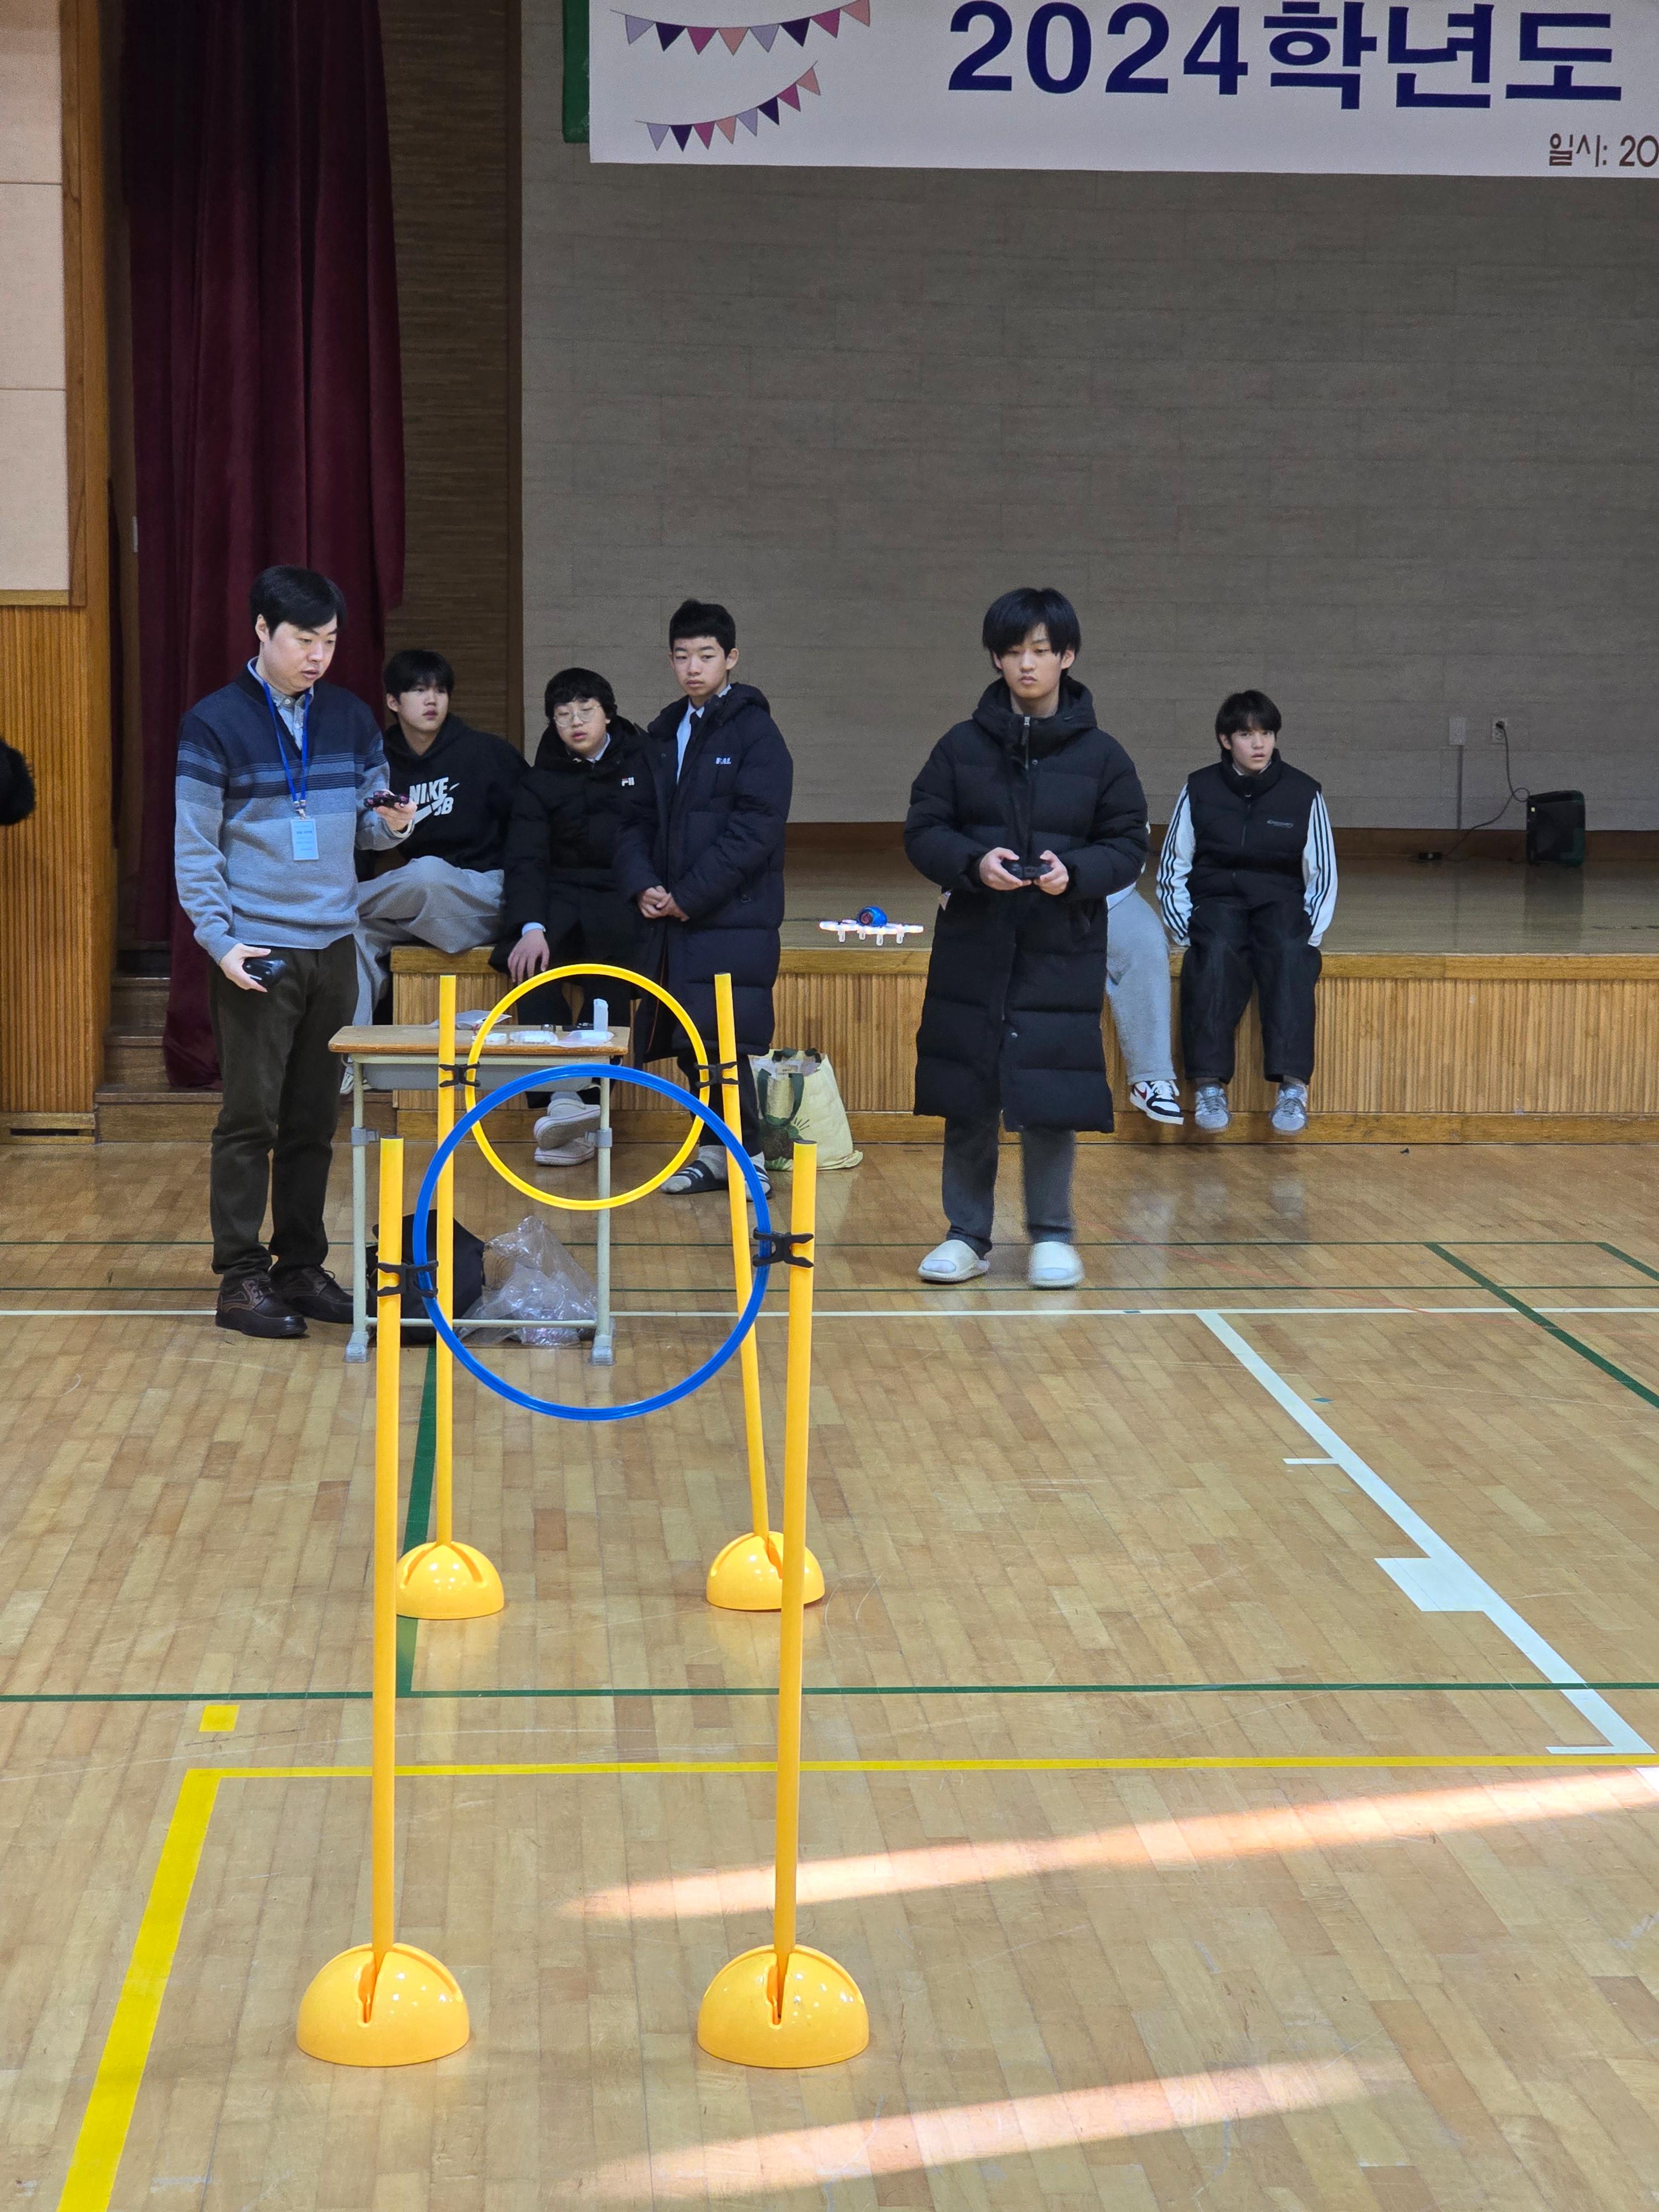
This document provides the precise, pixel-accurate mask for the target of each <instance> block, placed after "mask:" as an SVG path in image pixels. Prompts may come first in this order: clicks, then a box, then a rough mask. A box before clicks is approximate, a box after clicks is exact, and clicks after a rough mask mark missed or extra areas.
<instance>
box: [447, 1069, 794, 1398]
mask: <svg viewBox="0 0 1659 2212" xmlns="http://www.w3.org/2000/svg"><path fill="white" fill-rule="evenodd" d="M601 1079H604V1080H605V1081H607V1082H611V1083H635V1084H637V1085H639V1087H640V1088H641V1090H642V1091H660V1092H661V1094H662V1096H663V1097H665V1098H668V1099H671V1100H672V1101H673V1103H674V1104H675V1105H677V1106H679V1107H682V1108H684V1109H686V1110H687V1111H689V1112H690V1113H692V1114H695V1115H696V1116H697V1118H698V1119H699V1120H700V1121H706V1122H707V1123H708V1127H709V1128H710V1129H711V1130H712V1131H713V1132H714V1135H715V1136H717V1137H718V1138H719V1139H720V1142H721V1144H723V1145H724V1146H725V1147H726V1151H727V1152H729V1153H730V1154H731V1155H732V1160H733V1162H734V1163H735V1164H737V1166H738V1167H739V1168H740V1169H741V1170H743V1178H744V1182H746V1183H747V1184H748V1186H749V1195H750V1197H751V1198H752V1199H753V1200H754V1201H755V1222H756V1226H757V1229H758V1231H759V1232H760V1237H761V1250H762V1252H763V1254H764V1253H765V1252H767V1251H768V1250H769V1249H770V1240H771V1235H772V1215H771V1212H770V1209H769V1207H768V1206H767V1203H766V1186H765V1184H764V1183H763V1182H762V1181H761V1178H760V1170H758V1169H757V1167H756V1165H755V1164H754V1162H753V1161H752V1160H751V1159H750V1157H749V1155H748V1153H747V1152H744V1149H743V1146H741V1145H740V1144H739V1143H738V1140H737V1139H736V1138H735V1137H734V1136H733V1135H732V1132H731V1131H730V1130H729V1129H728V1128H727V1127H726V1124H725V1122H724V1121H721V1120H720V1116H719V1115H718V1114H716V1113H714V1110H713V1109H711V1108H709V1107H708V1106H705V1105H704V1104H703V1103H702V1100H701V1099H700V1098H696V1097H693V1096H691V1094H690V1092H688V1091H683V1090H682V1089H681V1088H680V1086H679V1085H678V1083H671V1082H669V1080H668V1079H667V1078H666V1077H665V1076H661V1075H653V1074H651V1073H650V1072H649V1071H648V1070H647V1069H645V1068H642V1067H617V1066H615V1065H614V1064H613V1063H612V1062H611V1061H609V1060H584V1061H582V1062H580V1064H579V1065H578V1066H574V1067H572V1066H569V1065H568V1063H566V1064H563V1065H561V1066H557V1067H543V1068H538V1069H535V1070H533V1071H532V1073H530V1074H528V1075H520V1076H516V1077H515V1078H514V1079H513V1081H512V1082H511V1083H504V1084H502V1085H501V1087H500V1089H499V1090H495V1091H490V1092H489V1096H488V1097H483V1098H481V1099H480V1100H479V1101H478V1103H477V1105H476V1106H474V1107H471V1109H469V1110H468V1111H467V1112H466V1113H465V1114H464V1115H462V1116H461V1118H460V1120H459V1121H457V1123H456V1124H455V1126H454V1127H453V1129H452V1130H451V1131H450V1133H449V1134H448V1135H447V1137H446V1138H445V1139H444V1141H443V1142H442V1144H441V1145H440V1146H439V1147H438V1149H437V1151H436V1152H435V1153H434V1154H433V1155H432V1161H431V1164H430V1165H429V1166H428V1169H427V1171H426V1174H425V1176H424V1177H423V1178H422V1183H421V1192H420V1196H419V1197H418V1198H417V1199H416V1201H415V1235H414V1238H413V1244H414V1252H413V1259H414V1264H415V1265H416V1267H426V1266H427V1265H428V1258H429V1255H428V1251H427V1243H426V1229H427V1223H428V1220H429V1219H430V1218H431V1215H432V1209H433V1206H434V1203H435V1200H436V1198H437V1194H438V1177H439V1176H441V1174H442V1173H443V1170H444V1165H445V1163H446V1162H447V1161H448V1160H450V1159H452V1158H453V1157H454V1154H455V1151H456V1148H457V1147H458V1146H459V1144H460V1143H461V1140H462V1139H463V1138H465V1137H469V1136H471V1133H472V1131H473V1129H474V1128H475V1127H477V1124H478V1123H479V1122H480V1121H482V1120H483V1117H484V1115H486V1114H488V1113H489V1111H490V1110H491V1109H492V1108H494V1107H496V1106H505V1105H507V1103H508V1102H509V1101H510V1100H512V1099H514V1098H519V1097H522V1096H523V1095H524V1093H525V1092H526V1091H545V1090H546V1089H547V1088H548V1086H549V1085H550V1084H551V1083H597V1082H599V1081H600V1080H601ZM770 1269H771V1261H769V1260H767V1259H765V1258H762V1259H761V1260H759V1261H757V1262H756V1266H755V1282H754V1287H753V1289H752V1290H751V1291H750V1293H749V1303H748V1304H747V1305H746V1306H745V1307H744V1310H743V1311H742V1312H741V1313H740V1314H739V1315H738V1321H737V1326H736V1328H733V1330H732V1334H730V1336H728V1337H727V1338H726V1341H725V1343H724V1344H723V1345H721V1346H720V1350H719V1351H718V1352H715V1353H714V1354H713V1356H712V1357H711V1358H708V1359H705V1360H704V1362H703V1364H702V1366H701V1367H699V1368H698V1369H697V1370H696V1373H695V1374H693V1375H688V1376H686V1378H685V1380H684V1382H683V1383H676V1384H675V1385H674V1387H673V1388H672V1389H671V1390H659V1392H658V1393H657V1395H656V1396H655V1397H654V1398H640V1399H636V1400H635V1402H634V1403H633V1404H632V1405H631V1406H565V1405H562V1404H561V1403H560V1402H559V1401H558V1400H557V1399H556V1398H536V1397H532V1395H531V1394H530V1392H529V1391H527V1390H520V1389H515V1388H514V1387H513V1384H512V1383H504V1382H502V1380H501V1376H499V1375H496V1374H493V1373H492V1372H491V1370H489V1368H488V1367H486V1366H485V1365H484V1364H483V1361H482V1360H481V1359H477V1358H475V1357H474V1356H473V1354H472V1353H471V1352H469V1351H468V1349H467V1347H466V1346H465V1345H464V1344H463V1343H462V1342H461V1340H460V1338H459V1336H457V1335H456V1334H455V1332H454V1330H453V1328H451V1327H450V1325H449V1323H448V1322H447V1321H446V1320H445V1319H444V1317H443V1316H442V1315H441V1313H440V1312H439V1310H438V1301H437V1299H436V1297H428V1296H427V1295H426V1294H425V1293H424V1292H422V1298H421V1303H422V1305H424V1306H425V1308H426V1310H427V1314H428V1317H429V1319H430V1321H431V1322H432V1326H433V1328H435V1329H436V1330H437V1332H438V1334H439V1335H440V1336H441V1337H442V1339H443V1340H444V1342H445V1343H446V1344H447V1346H449V1348H450V1350H451V1352H453V1353H454V1355H455V1357H456V1358H457V1359H459V1361H460V1363H461V1364H462V1366H463V1367H465V1369H466V1370H467V1372H468V1373H469V1374H470V1375H476V1376H477V1378H478V1380H479V1382H480V1383H483V1385H484V1387H485V1389H489V1390H493V1391H494V1392H495V1395H496V1396H497V1397H498V1398H507V1399H509V1400H510V1401H512V1403H513V1405H515V1406H522V1407H525V1408H526V1411H527V1412H529V1413H551V1414H552V1416H553V1417H554V1419H556V1420H560V1421H629V1420H632V1419H634V1417H635V1414H637V1413H661V1412H662V1410H663V1409H664V1407H667V1406H673V1405H677V1404H678V1402H679V1401H680V1400H681V1399H682V1398H688V1397H690V1395H691V1393H692V1391H694V1390H700V1389H702V1386H703V1384H704V1383H707V1382H708V1380H709V1378H710V1377H711V1376H715V1375H718V1374H719V1373H720V1370H721V1368H722V1367H724V1366H725V1364H726V1362H727V1360H728V1359H730V1358H731V1357H732V1354H733V1352H736V1350H737V1348H738V1346H739V1345H740V1344H741V1343H742V1342H743V1340H744V1337H746V1336H747V1335H748V1334H749V1332H750V1329H751V1328H753V1327H754V1326H755V1320H756V1316H757V1315H758V1314H759V1312H760V1310H761V1301H762V1300H763V1298H764V1297H765V1296H766V1286H767V1284H768V1282H769V1280H770Z"/></svg>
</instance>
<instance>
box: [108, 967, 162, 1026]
mask: <svg viewBox="0 0 1659 2212" xmlns="http://www.w3.org/2000/svg"><path fill="white" fill-rule="evenodd" d="M109 1018H110V1026H111V1027H112V1029H118V1030H154V1031H155V1034H156V1036H160V1035H161V1024H162V1023H163V1021H164V1020H165V1019H166V1018H167V977H166V976H165V975H118V976H117V977H116V978H115V981H114V982H113V983H112V985H111V987H110V996H109Z"/></svg>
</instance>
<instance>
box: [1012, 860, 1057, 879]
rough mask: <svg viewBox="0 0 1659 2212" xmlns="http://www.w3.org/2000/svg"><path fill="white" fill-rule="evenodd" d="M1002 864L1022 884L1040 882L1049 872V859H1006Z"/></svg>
mask: <svg viewBox="0 0 1659 2212" xmlns="http://www.w3.org/2000/svg"><path fill="white" fill-rule="evenodd" d="M1002 865H1003V866H1004V868H1005V869H1006V872H1008V874H1009V875H1011V876H1012V877H1014V878H1016V880H1017V881H1018V882H1020V883H1022V884H1040V883H1041V882H1042V878H1044V877H1045V876H1046V875H1047V874H1048V862H1047V860H1005V861H1004V862H1003V864H1002Z"/></svg>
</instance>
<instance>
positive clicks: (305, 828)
mask: <svg viewBox="0 0 1659 2212" xmlns="http://www.w3.org/2000/svg"><path fill="white" fill-rule="evenodd" d="M288 829H289V836H290V837H291V838H292V839H293V841H294V857H295V860H315V859H316V857H317V824H316V823H314V822H313V821H311V820H309V819H308V817H307V816H305V815H303V814H296V815H295V817H294V818H293V820H292V821H291V822H290V823H289V825H288Z"/></svg>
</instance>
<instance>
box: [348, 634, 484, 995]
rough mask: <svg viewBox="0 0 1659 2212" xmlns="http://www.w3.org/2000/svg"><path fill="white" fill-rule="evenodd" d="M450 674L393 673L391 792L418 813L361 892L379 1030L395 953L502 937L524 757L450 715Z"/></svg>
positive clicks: (452, 948)
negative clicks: (510, 830)
mask: <svg viewBox="0 0 1659 2212" xmlns="http://www.w3.org/2000/svg"><path fill="white" fill-rule="evenodd" d="M454 690H455V671H454V670H453V668H452V667H451V666H450V665H449V663H448V662H447V660H446V659H444V657H443V655H442V653H420V652H408V653H393V654H392V658H391V659H390V660H388V661H387V663H386V713H387V715H388V717H389V720H388V721H387V723H386V770H387V775H386V782H387V786H388V787H389V788H390V789H391V790H392V792H394V793H396V794H397V795H398V798H399V799H406V800H407V801H408V803H409V804H410V805H411V806H412V807H413V808H414V810H415V827H414V829H412V830H411V831H410V835H409V836H408V837H407V838H406V839H405V840H404V843H403V844H402V845H401V846H400V847H399V848H398V850H397V851H396V852H395V853H391V854H383V855H380V856H379V857H378V858H376V859H375V860H369V859H368V856H367V855H365V856H364V858H363V860H362V863H361V864H360V873H362V874H363V875H365V876H367V877H368V878H369V880H368V881H367V882H364V883H362V884H360V886H359V888H358V892H357V930H356V939H357V1011H356V1019H357V1021H359V1022H360V1023H362V1022H372V1021H373V1020H374V1007H375V1004H376V1001H377V1000H379V999H380V996H381V994H382V993H383V992H384V991H385V989H386V969H387V965H388V963H389V962H390V960H391V957H392V947H393V946H394V945H433V946H435V948H436V950H437V951H440V952H465V951H467V950H468V948H469V947H470V946H471V945H478V944H487V943H488V942H489V939H492V938H493V937H494V936H495V933H496V931H497V930H498V929H499V928H500V927H501V852H502V848H503V845H504V844H505V842H506V838H507V816H508V814H509V813H510V812H511V811H512V807H513V793H515V792H516V791H517V789H518V787H519V780H520V777H521V776H522V775H523V774H524V772H525V768H524V755H523V754H522V753H521V752H520V750H519V749H518V747H517V746H516V745H510V744H507V740H506V738H495V737H491V736H490V734H489V732H488V731H487V730H475V729H474V728H472V726H471V724H470V723H467V722H464V721H463V720H461V718H460V716H459V714H452V713H451V712H450V704H449V702H450V700H451V697H452V696H453V692H454Z"/></svg>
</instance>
